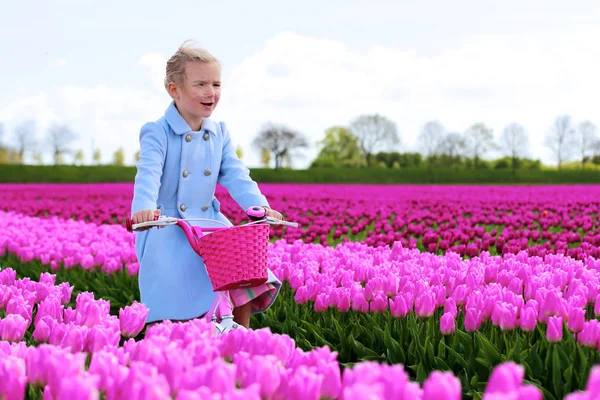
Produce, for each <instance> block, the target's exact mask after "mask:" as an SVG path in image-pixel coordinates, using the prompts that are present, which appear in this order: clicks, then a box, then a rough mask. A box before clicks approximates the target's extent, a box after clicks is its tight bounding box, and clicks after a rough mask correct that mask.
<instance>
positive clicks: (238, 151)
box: [235, 144, 244, 160]
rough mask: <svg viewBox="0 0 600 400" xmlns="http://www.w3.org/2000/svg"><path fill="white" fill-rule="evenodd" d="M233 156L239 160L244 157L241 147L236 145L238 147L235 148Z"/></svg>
mask: <svg viewBox="0 0 600 400" xmlns="http://www.w3.org/2000/svg"><path fill="white" fill-rule="evenodd" d="M235 154H237V157H238V158H239V159H240V160H241V159H242V158H243V157H244V151H243V150H242V146H240V145H239V144H238V146H237V147H236V148H235Z"/></svg>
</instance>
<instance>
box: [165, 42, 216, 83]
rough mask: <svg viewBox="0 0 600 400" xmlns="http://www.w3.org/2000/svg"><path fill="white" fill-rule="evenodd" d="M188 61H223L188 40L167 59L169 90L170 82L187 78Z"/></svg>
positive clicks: (179, 81)
mask: <svg viewBox="0 0 600 400" xmlns="http://www.w3.org/2000/svg"><path fill="white" fill-rule="evenodd" d="M188 62H203V63H217V64H219V66H220V65H221V62H220V61H219V60H218V59H217V58H216V57H215V56H213V55H212V54H210V53H209V52H208V51H207V50H205V49H203V48H202V47H200V46H197V45H195V42H194V41H192V40H186V41H185V42H183V44H182V45H181V46H179V48H178V49H177V51H176V52H175V54H173V55H172V56H171V58H170V59H169V61H167V68H166V75H165V89H167V90H169V88H168V85H169V83H170V82H173V83H179V84H180V83H183V82H184V80H185V65H186V63H188Z"/></svg>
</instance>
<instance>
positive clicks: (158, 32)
mask: <svg viewBox="0 0 600 400" xmlns="http://www.w3.org/2000/svg"><path fill="white" fill-rule="evenodd" d="M433 3H435V6H433V8H432V5H431V3H429V4H425V3H422V4H418V5H416V4H414V5H401V4H396V3H395V2H384V1H373V2H371V3H370V7H364V6H361V4H360V2H358V1H345V2H342V1H333V2H328V3H327V4H320V3H318V2H315V1H309V2H304V3H303V4H302V5H282V4H280V3H276V2H273V1H267V2H263V3H261V5H263V7H257V6H256V4H252V5H249V4H245V3H243V2H237V3H236V5H237V7H238V8H232V7H231V5H230V4H229V5H221V4H209V5H202V6H199V5H197V4H195V3H193V2H191V1H183V2H180V3H178V5H179V6H180V8H179V9H174V10H167V12H165V10H163V4H162V3H160V2H156V1H154V2H143V3H142V2H139V1H136V2H128V3H127V4H121V3H117V2H116V1H108V2H104V3H102V5H100V4H97V3H93V2H83V3H82V2H75V1H72V0H71V1H70V0H62V1H57V2H54V3H53V4H52V5H49V4H40V5H39V6H37V7H35V8H33V9H31V8H26V7H25V5H24V4H22V3H21V4H17V3H9V4H8V5H6V6H5V7H4V10H3V11H4V12H3V14H2V15H1V16H0V24H1V26H2V28H0V29H2V33H3V35H2V39H0V49H1V50H2V54H4V55H5V56H6V59H7V60H10V62H5V63H3V64H2V65H0V73H1V75H2V76H3V77H4V81H3V89H4V90H2V92H1V93H0V123H4V126H5V128H4V129H5V134H4V138H3V140H4V143H5V144H10V141H11V139H12V135H13V131H14V128H15V127H16V126H17V125H18V124H19V123H21V122H23V121H24V120H27V119H33V120H35V122H36V126H37V139H36V141H37V142H38V143H39V142H41V141H42V139H43V138H44V137H45V134H46V130H47V128H48V127H49V126H50V125H51V123H53V122H64V123H67V124H69V126H71V128H72V129H73V130H74V131H75V132H76V133H77V134H78V135H79V140H77V141H76V142H74V143H73V146H72V148H73V149H74V150H75V151H76V150H79V149H81V150H83V152H84V154H85V159H84V164H90V163H91V160H92V154H91V149H92V147H94V148H99V149H100V150H101V152H102V161H103V162H104V163H106V162H109V161H110V160H111V159H112V155H113V153H114V152H115V151H116V150H117V149H118V148H119V147H123V148H124V150H125V162H126V165H134V154H135V152H136V151H137V150H138V147H139V146H138V135H139V130H140V128H141V126H142V125H143V124H144V123H145V122H147V121H154V120H157V119H158V118H160V117H161V116H162V115H163V113H164V110H165V109H166V108H167V106H168V104H169V102H170V101H171V99H170V97H169V96H168V95H167V93H166V91H165V90H164V87H163V86H162V79H163V77H164V64H165V62H166V60H167V59H168V57H170V55H171V54H172V53H174V52H175V50H176V49H177V47H178V46H179V45H180V44H182V43H183V42H184V41H185V40H187V39H195V40H196V41H198V42H199V43H200V44H201V45H202V46H203V47H205V48H207V49H208V50H209V51H210V52H211V53H213V54H214V55H215V56H216V57H217V58H219V59H220V60H221V61H222V62H223V74H222V77H223V92H222V98H221V101H220V104H219V105H218V106H217V109H216V111H215V112H214V113H213V118H214V119H215V120H223V121H225V122H226V123H227V125H228V127H229V129H230V131H231V135H232V138H233V140H234V142H235V144H236V145H240V146H241V147H242V149H243V153H244V157H243V160H244V162H245V163H246V165H247V166H248V167H250V168H255V167H258V166H260V161H259V152H258V151H256V150H254V149H252V148H251V147H250V143H251V141H252V139H253V137H254V136H255V135H256V134H257V133H258V130H259V129H260V127H261V126H262V125H263V124H265V123H267V122H274V123H278V124H284V125H286V126H288V127H290V128H292V129H294V130H297V131H299V132H301V133H303V134H305V135H306V136H308V137H309V139H310V142H311V149H310V151H306V152H304V153H305V155H306V157H304V159H295V160H292V161H293V162H294V163H293V167H294V168H298V169H302V168H305V167H306V166H308V164H309V163H310V162H311V161H312V160H313V159H314V158H315V157H316V155H317V152H316V148H315V142H316V141H318V140H320V139H322V138H323V136H324V133H325V130H326V129H327V128H329V127H331V126H334V125H342V126H347V125H348V124H349V123H350V122H351V121H352V119H354V118H356V117H358V116H359V115H363V114H375V113H379V114H381V115H384V116H386V117H387V118H389V119H390V120H392V121H393V122H395V123H396V126H397V128H398V134H399V136H400V138H401V145H400V146H399V147H398V148H396V149H391V150H396V151H399V152H414V151H418V150H419V149H418V148H417V146H416V138H417V136H418V134H419V133H420V130H421V128H422V127H423V125H424V124H425V123H426V122H428V121H431V120H438V121H440V122H441V123H442V125H443V126H444V127H445V128H446V130H447V131H456V132H460V133H463V132H464V131H465V130H466V129H468V128H469V127H470V126H471V125H472V124H474V123H477V122H483V123H484V124H486V125H487V126H488V127H491V128H492V129H493V131H494V136H495V139H496V141H498V139H499V137H500V135H501V133H502V130H503V129H504V127H505V126H506V125H508V124H510V123H512V122H517V123H520V124H521V125H523V126H524V128H525V130H526V132H527V133H528V136H529V150H530V154H529V156H530V157H529V158H533V159H540V160H541V161H542V163H543V164H545V165H556V162H555V160H554V159H553V157H552V153H551V152H550V150H549V149H548V148H547V147H545V146H544V145H543V139H544V135H545V134H546V133H547V132H548V130H549V129H550V128H551V126H552V124H553V122H554V119H555V118H556V117H558V116H560V115H564V114H566V115H570V116H571V117H572V119H573V122H574V123H575V124H578V123H579V122H582V121H584V120H591V121H592V122H593V123H595V124H596V126H599V125H600V115H599V112H598V109H597V105H596V102H597V96H598V93H600V78H598V72H597V71H598V70H600V68H599V67H600V48H598V46H597V45H596V42H597V40H596V39H595V38H598V37H600V24H599V22H598V21H600V5H599V4H598V3H596V2H593V1H591V0H589V1H581V2H578V3H573V4H570V5H566V4H565V3H563V2H559V1H558V0H554V1H545V2H541V1H536V2H528V3H526V4H521V3H519V2H516V1H514V0H511V1H507V2H503V4H502V5H497V4H493V5H492V4H482V3H481V2H475V1H467V0H462V1H458V2H454V3H452V4H451V5H449V4H445V3H443V2H433ZM363 4H364V3H363ZM111 6H112V7H111ZM181 10H184V11H185V12H183V13H178V11H181ZM316 10H318V11H320V12H319V13H315V11H316ZM169 11H171V12H172V14H173V15H177V18H175V17H172V18H171V19H167V20H165V19H164V15H165V14H168V12H169ZM436 11H437V12H436ZM332 16H334V18H332ZM25 17H26V18H27V21H28V24H23V18H25ZM59 19H63V22H64V25H63V26H59V24H58V23H57V21H58V20H59ZM32 27H34V28H33V29H32ZM206 33H208V34H206ZM500 156H501V155H500V154H498V152H490V153H489V154H488V155H487V156H486V157H484V158H499V157H500ZM70 159H71V158H70V157H68V158H67V160H70ZM30 160H31V157H30V156H29V155H28V157H26V161H30ZM50 160H51V157H50V156H49V155H48V154H44V161H46V162H48V161H50Z"/></svg>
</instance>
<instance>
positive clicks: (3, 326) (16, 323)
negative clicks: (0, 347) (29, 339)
mask: <svg viewBox="0 0 600 400" xmlns="http://www.w3.org/2000/svg"><path fill="white" fill-rule="evenodd" d="M28 327H29V321H28V320H26V319H25V318H23V317H22V316H21V315H19V314H8V315H7V316H6V317H5V318H4V319H2V320H0V338H1V339H2V340H6V341H8V342H19V341H21V340H23V336H25V331H26V330H27V328H28Z"/></svg>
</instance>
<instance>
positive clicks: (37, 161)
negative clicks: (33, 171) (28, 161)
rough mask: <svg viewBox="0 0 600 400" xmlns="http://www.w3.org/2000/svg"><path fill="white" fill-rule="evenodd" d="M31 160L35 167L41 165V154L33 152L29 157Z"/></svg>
mask: <svg viewBox="0 0 600 400" xmlns="http://www.w3.org/2000/svg"><path fill="white" fill-rule="evenodd" d="M31 158H32V159H33V162H34V163H35V164H36V165H42V164H43V163H44V161H43V160H42V153H40V152H39V151H34V152H33V154H32V155H31Z"/></svg>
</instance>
